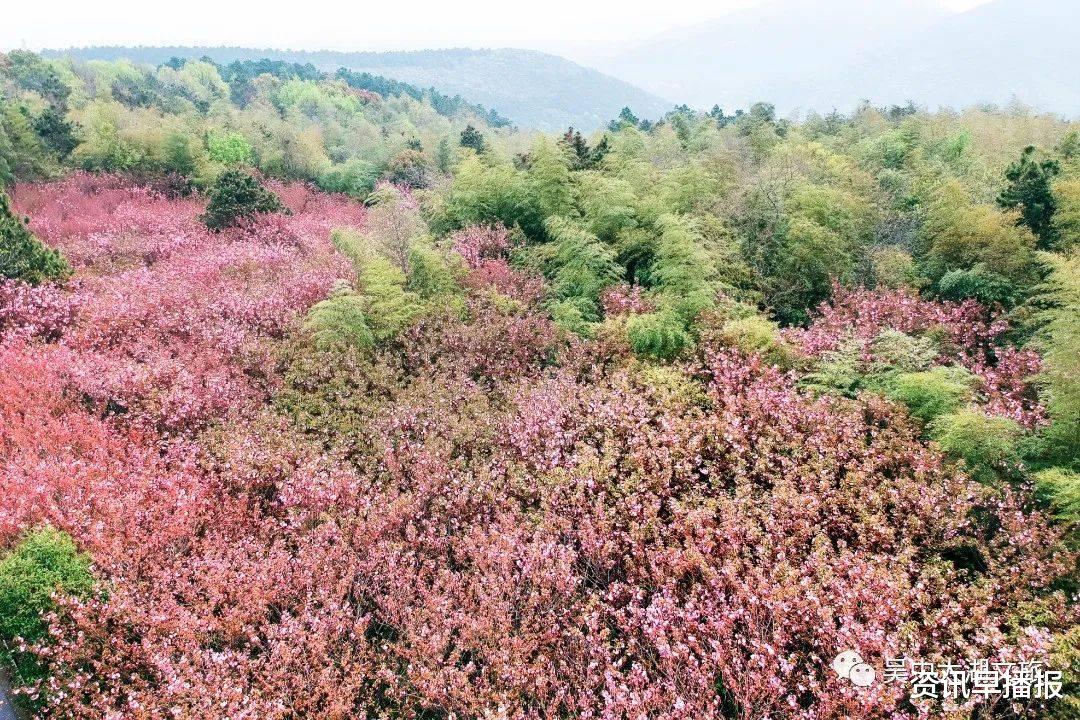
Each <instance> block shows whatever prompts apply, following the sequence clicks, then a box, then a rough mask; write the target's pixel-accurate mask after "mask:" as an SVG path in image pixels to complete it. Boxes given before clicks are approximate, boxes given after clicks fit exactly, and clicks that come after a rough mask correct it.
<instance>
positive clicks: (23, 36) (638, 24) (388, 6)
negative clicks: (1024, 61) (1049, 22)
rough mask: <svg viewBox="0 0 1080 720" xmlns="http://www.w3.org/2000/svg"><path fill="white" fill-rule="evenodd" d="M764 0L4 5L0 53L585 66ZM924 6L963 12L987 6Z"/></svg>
mask: <svg viewBox="0 0 1080 720" xmlns="http://www.w3.org/2000/svg"><path fill="white" fill-rule="evenodd" d="M765 1H767V0H662V2H656V0H646V1H645V2H640V1H637V0H632V1H627V0H619V1H618V2H615V1H613V0H600V1H597V0H441V1H428V0H406V1H405V2H387V1H386V0H377V1H374V2H373V1H371V0H358V1H357V0H354V1H352V2H348V1H345V2H342V1H341V0H305V1H304V2H289V3H280V8H281V9H272V5H271V3H267V2H265V1H260V2H252V1H251V0H180V1H179V2H169V3H165V2H160V1H158V2H147V1H146V0H8V1H7V2H5V3H4V4H5V6H6V7H5V8H4V10H3V22H2V24H0V49H11V48H16V47H26V48H29V49H31V50H38V49H41V48H65V47H72V46H83V45H237V46H245V47H272V48H290V49H309V50H315V49H334V50H399V49H400V50H416V49H422V48H440V47H521V48H529V49H535V50H545V51H548V52H554V53H558V54H563V55H566V56H568V57H571V58H574V59H577V60H581V61H585V62H588V61H589V60H591V59H594V58H599V57H603V56H604V55H607V54H608V53H610V52H612V51H614V50H616V49H618V48H620V47H622V46H626V45H631V44H633V43H634V42H636V41H638V40H642V39H645V38H647V37H650V36H652V35H655V34H657V33H660V32H663V31H665V30H669V29H671V28H674V27H680V26H685V25H692V24H694V23H696V22H700V21H702V20H708V19H713V18H717V17H721V16H722V15H724V13H725V12H729V11H731V10H735V9H739V8H743V7H747V6H750V5H755V4H760V3H762V2H765ZM807 1H808V2H811V3H812V2H814V0H807ZM868 1H869V2H877V1H878V0H868ZM900 1H902V2H903V1H908V0H900ZM926 1H929V2H936V3H937V4H939V5H942V6H944V7H948V8H951V9H957V10H962V9H966V8H970V7H973V6H976V5H980V4H982V3H983V2H986V1H987V0H926Z"/></svg>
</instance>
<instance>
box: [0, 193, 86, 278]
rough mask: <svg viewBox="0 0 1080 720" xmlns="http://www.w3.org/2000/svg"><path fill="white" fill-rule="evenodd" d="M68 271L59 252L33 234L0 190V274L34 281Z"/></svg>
mask: <svg viewBox="0 0 1080 720" xmlns="http://www.w3.org/2000/svg"><path fill="white" fill-rule="evenodd" d="M70 275H71V266H70V265H68V264H67V261H66V260H64V258H63V256H61V255H60V253H59V252H57V251H56V250H53V249H52V248H50V247H48V246H47V245H45V243H43V242H41V241H40V240H38V239H37V238H36V237H34V234H33V233H32V232H30V228H28V227H27V226H26V222H25V221H24V220H23V219H22V218H20V217H18V216H17V215H15V214H14V213H13V212H12V211H11V205H10V204H9V203H8V199H7V195H4V194H3V193H2V192H0V277H3V278H7V279H9V280H22V281H24V282H27V283H30V284H31V285H37V284H39V283H42V282H46V281H49V280H66V279H67V278H68V277H69V276H70Z"/></svg>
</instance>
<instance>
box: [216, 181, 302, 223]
mask: <svg viewBox="0 0 1080 720" xmlns="http://www.w3.org/2000/svg"><path fill="white" fill-rule="evenodd" d="M209 195H210V202H209V203H208V204H207V206H206V212H205V213H204V214H203V215H202V216H201V219H202V221H203V223H204V224H205V225H206V227H208V228H210V229H211V230H214V231H219V230H224V229H225V228H228V227H233V226H234V225H237V224H238V223H240V222H242V221H244V220H247V219H250V218H253V217H255V216H256V215H259V214H262V213H276V212H280V213H286V214H288V212H289V211H288V209H287V208H286V207H285V206H284V205H282V204H281V200H280V199H279V198H278V196H277V195H275V194H274V193H272V192H270V191H269V190H267V189H266V188H265V187H263V185H262V183H260V182H259V181H258V180H256V179H255V178H254V177H252V176H251V175H248V174H247V173H245V172H243V171H241V170H226V171H225V172H224V173H222V174H221V177H219V178H218V179H217V180H216V181H215V182H214V185H213V187H211V188H210V193H209Z"/></svg>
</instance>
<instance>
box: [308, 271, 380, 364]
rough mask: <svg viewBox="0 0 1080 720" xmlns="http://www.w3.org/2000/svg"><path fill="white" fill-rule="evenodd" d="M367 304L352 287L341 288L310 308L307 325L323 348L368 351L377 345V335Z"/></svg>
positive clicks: (316, 341) (319, 346)
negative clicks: (351, 348)
mask: <svg viewBox="0 0 1080 720" xmlns="http://www.w3.org/2000/svg"><path fill="white" fill-rule="evenodd" d="M366 307H367V303H366V302H365V300H364V298H363V297H361V296H360V295H358V294H356V293H355V292H353V291H352V290H351V289H350V288H349V287H348V286H345V287H342V288H338V289H336V290H335V291H334V292H333V293H332V294H331V296H330V297H328V298H327V299H325V300H321V301H320V302H318V303H317V304H316V305H315V306H314V307H312V308H311V310H309V311H308V315H307V318H306V319H305V320H304V326H305V328H306V329H307V330H308V332H310V333H311V335H312V338H313V339H314V341H315V345H316V347H318V348H319V349H321V350H332V349H334V348H341V347H344V348H348V347H354V348H358V349H361V350H367V349H370V348H372V347H374V345H375V336H374V335H373V334H372V332H371V328H370V327H368V320H367V315H366V312H365V310H366Z"/></svg>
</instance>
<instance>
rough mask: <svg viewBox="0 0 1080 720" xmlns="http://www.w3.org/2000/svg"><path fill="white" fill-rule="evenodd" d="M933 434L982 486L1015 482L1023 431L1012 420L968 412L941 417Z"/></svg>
mask: <svg viewBox="0 0 1080 720" xmlns="http://www.w3.org/2000/svg"><path fill="white" fill-rule="evenodd" d="M930 434H931V437H933V438H934V439H935V440H937V442H938V445H940V446H941V449H942V450H943V451H944V452H945V453H946V454H947V455H949V456H950V457H952V458H954V459H956V460H963V461H964V465H965V466H966V467H967V472H968V474H969V475H970V476H971V477H972V478H973V479H974V480H977V481H979V482H981V483H987V484H989V483H993V482H995V481H997V480H1009V479H1012V478H1014V477H1016V475H1017V472H1018V470H1019V468H1020V452H1019V445H1020V441H1021V439H1022V438H1023V429H1022V428H1021V427H1020V425H1018V424H1017V423H1016V422H1015V421H1013V420H1010V419H1009V418H1004V417H993V416H989V415H985V414H983V413H982V412H979V411H978V410H974V409H965V410H961V411H959V412H957V413H953V414H951V415H943V416H941V417H939V418H938V419H937V420H935V421H934V422H933V424H932V425H931V426H930Z"/></svg>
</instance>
